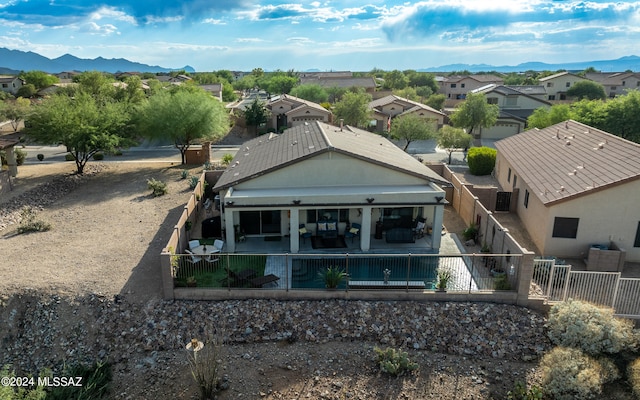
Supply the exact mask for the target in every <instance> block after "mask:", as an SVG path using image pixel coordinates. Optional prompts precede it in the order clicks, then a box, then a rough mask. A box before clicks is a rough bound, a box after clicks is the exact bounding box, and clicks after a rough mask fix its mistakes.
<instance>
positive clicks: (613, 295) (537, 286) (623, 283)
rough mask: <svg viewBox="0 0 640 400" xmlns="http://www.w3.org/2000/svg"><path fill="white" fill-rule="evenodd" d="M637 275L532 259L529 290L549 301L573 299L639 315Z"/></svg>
mask: <svg viewBox="0 0 640 400" xmlns="http://www.w3.org/2000/svg"><path fill="white" fill-rule="evenodd" d="M638 293H640V279H636V278H633V279H632V278H622V277H621V274H620V273H619V272H598V271H573V270H572V269H571V266H570V265H556V263H555V260H553V259H549V260H542V259H539V260H534V263H533V278H532V280H531V288H530V294H531V295H534V296H541V297H544V298H545V299H546V300H547V301H549V302H558V301H565V300H567V299H574V300H580V301H585V302H589V303H593V304H598V305H602V306H606V307H611V308H613V309H614V311H615V314H616V315H620V316H625V317H629V318H640V297H639V296H638Z"/></svg>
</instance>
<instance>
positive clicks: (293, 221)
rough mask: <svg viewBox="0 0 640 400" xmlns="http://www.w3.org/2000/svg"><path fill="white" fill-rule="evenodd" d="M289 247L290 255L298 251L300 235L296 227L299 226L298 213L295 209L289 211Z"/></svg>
mask: <svg viewBox="0 0 640 400" xmlns="http://www.w3.org/2000/svg"><path fill="white" fill-rule="evenodd" d="M289 214H290V216H289V246H290V248H291V252H292V253H297V252H298V251H299V250H300V235H299V234H298V226H299V225H300V211H299V210H298V209H297V208H292V209H290V210H289Z"/></svg>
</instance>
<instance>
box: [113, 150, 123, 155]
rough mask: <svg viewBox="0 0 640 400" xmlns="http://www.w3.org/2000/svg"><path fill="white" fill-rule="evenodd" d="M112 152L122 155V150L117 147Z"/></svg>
mask: <svg viewBox="0 0 640 400" xmlns="http://www.w3.org/2000/svg"><path fill="white" fill-rule="evenodd" d="M111 154H113V155H114V156H121V155H122V150H120V149H115V150H114V151H113V152H112V153H111Z"/></svg>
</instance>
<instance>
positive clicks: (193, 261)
mask: <svg viewBox="0 0 640 400" xmlns="http://www.w3.org/2000/svg"><path fill="white" fill-rule="evenodd" d="M184 251H185V252H186V253H187V254H188V255H189V257H187V262H188V263H189V264H193V265H196V264H198V263H200V261H202V257H199V256H196V255H195V254H193V253H192V252H191V250H189V249H185V250H184Z"/></svg>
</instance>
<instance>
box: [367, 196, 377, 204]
mask: <svg viewBox="0 0 640 400" xmlns="http://www.w3.org/2000/svg"><path fill="white" fill-rule="evenodd" d="M374 200H375V199H374V198H373V197H367V203H369V204H371V203H373V201H374Z"/></svg>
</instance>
